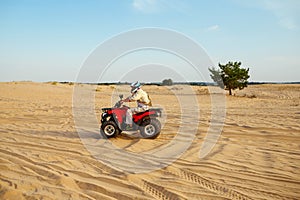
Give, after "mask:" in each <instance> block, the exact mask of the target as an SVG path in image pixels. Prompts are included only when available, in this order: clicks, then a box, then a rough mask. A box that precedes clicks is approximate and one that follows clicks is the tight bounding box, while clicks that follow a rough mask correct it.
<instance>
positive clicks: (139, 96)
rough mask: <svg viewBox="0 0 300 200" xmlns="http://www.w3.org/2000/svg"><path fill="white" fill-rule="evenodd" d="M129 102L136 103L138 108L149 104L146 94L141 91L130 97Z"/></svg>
mask: <svg viewBox="0 0 300 200" xmlns="http://www.w3.org/2000/svg"><path fill="white" fill-rule="evenodd" d="M129 99H130V100H131V101H137V103H138V107H145V106H148V105H149V104H150V102H151V101H150V99H149V96H148V94H147V93H146V92H145V91H144V90H142V89H141V88H140V89H138V90H137V91H136V92H135V93H134V94H133V95H132V96H131V97H129Z"/></svg>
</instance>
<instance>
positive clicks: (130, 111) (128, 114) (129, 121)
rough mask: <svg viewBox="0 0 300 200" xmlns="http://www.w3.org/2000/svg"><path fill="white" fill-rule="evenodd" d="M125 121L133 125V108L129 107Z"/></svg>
mask: <svg viewBox="0 0 300 200" xmlns="http://www.w3.org/2000/svg"><path fill="white" fill-rule="evenodd" d="M125 123H126V124H128V125H129V126H132V110H131V109H128V110H127V112H126V120H125Z"/></svg>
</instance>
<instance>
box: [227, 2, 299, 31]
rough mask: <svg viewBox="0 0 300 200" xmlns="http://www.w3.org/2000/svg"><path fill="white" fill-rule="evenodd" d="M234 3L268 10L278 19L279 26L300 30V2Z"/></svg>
mask: <svg viewBox="0 0 300 200" xmlns="http://www.w3.org/2000/svg"><path fill="white" fill-rule="evenodd" d="M232 1H233V2H236V3H239V4H242V5H245V6H248V7H254V8H260V9H264V10H267V11H269V12H271V13H273V15H274V16H275V17H276V18H277V20H278V24H279V25H280V26H281V27H283V28H286V29H289V30H296V29H298V28H299V24H298V23H299V20H300V15H299V13H300V1H299V0H252V1H244V0H232Z"/></svg>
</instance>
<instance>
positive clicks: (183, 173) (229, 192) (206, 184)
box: [168, 166, 252, 200]
mask: <svg viewBox="0 0 300 200" xmlns="http://www.w3.org/2000/svg"><path fill="white" fill-rule="evenodd" d="M168 169H169V172H171V173H173V174H174V175H177V176H179V177H180V178H182V179H184V180H186V181H189V182H192V183H195V184H197V185H199V186H201V187H202V188H205V189H207V190H209V191H211V192H213V193H215V194H218V195H220V196H221V197H225V198H228V199H236V200H251V199H252V198H251V197H249V196H247V195H245V194H243V193H240V192H238V191H235V190H233V189H231V188H229V187H226V186H223V185H221V184H219V183H216V182H214V181H210V180H207V179H206V178H204V177H202V176H200V175H198V174H195V173H193V172H190V171H188V170H183V169H178V168H175V167H172V166H169V167H168Z"/></svg>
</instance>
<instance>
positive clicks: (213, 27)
mask: <svg viewBox="0 0 300 200" xmlns="http://www.w3.org/2000/svg"><path fill="white" fill-rule="evenodd" d="M219 29H220V27H219V25H217V24H216V25H213V26H210V27H208V28H206V31H217V30H219Z"/></svg>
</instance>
